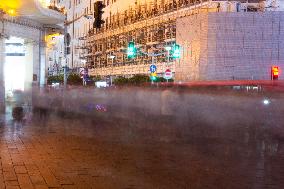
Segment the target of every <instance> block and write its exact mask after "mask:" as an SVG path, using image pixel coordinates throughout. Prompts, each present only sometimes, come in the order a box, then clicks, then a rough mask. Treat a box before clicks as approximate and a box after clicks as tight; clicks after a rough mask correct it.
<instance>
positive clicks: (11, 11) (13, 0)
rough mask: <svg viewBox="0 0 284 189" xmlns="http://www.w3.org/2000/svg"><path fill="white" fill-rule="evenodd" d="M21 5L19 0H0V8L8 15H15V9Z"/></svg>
mask: <svg viewBox="0 0 284 189" xmlns="http://www.w3.org/2000/svg"><path fill="white" fill-rule="evenodd" d="M21 6H22V1H21V0H8V1H7V0H0V9H2V10H4V12H6V13H7V14H8V15H10V16H16V15H17V10H18V9H19V8H20V7H21Z"/></svg>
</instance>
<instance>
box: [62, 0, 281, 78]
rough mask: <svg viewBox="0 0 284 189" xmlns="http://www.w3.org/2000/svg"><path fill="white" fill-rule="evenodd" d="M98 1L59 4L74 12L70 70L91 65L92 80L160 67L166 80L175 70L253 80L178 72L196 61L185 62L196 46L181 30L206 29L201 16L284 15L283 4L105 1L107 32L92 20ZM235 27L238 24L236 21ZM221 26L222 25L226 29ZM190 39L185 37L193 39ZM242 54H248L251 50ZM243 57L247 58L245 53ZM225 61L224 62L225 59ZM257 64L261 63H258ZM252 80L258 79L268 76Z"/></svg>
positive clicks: (69, 13) (70, 16)
mask: <svg viewBox="0 0 284 189" xmlns="http://www.w3.org/2000/svg"><path fill="white" fill-rule="evenodd" d="M58 1H59V0H58ZM95 2H96V0H94V1H92V0H90V1H89V0H88V1H80V0H67V1H66V0H65V1H64V0H63V1H62V0H61V2H57V3H61V4H62V5H64V6H65V7H68V8H67V22H69V23H70V24H68V27H67V28H68V33H70V34H71V39H72V40H71V45H70V54H69V55H68V65H69V66H70V67H73V68H74V67H83V66H86V67H88V68H89V73H90V74H91V75H99V76H103V77H105V76H114V77H116V76H126V77H128V76H132V75H135V74H149V72H150V71H149V67H150V65H151V64H155V65H156V66H157V74H158V75H160V76H162V75H163V74H164V72H165V70H167V69H170V70H171V71H172V72H173V73H174V75H175V78H176V80H180V81H188V80H206V79H238V78H240V79H241V78H247V77H244V76H230V77H229V78H228V77H219V76H216V77H206V76H201V77H188V76H186V77H185V76H184V75H186V73H184V72H183V71H176V69H178V70H182V69H183V68H184V67H181V66H179V65H181V63H182V62H186V61H191V59H189V60H185V58H189V57H188V56H185V54H188V53H189V52H188V51H186V50H185V49H187V50H188V46H190V45H193V44H194V43H193V44H191V43H192V41H186V42H185V41H183V38H182V37H181V35H180V33H181V31H188V28H197V27H198V26H200V23H198V22H194V20H195V19H197V15H204V14H207V15H222V14H223V13H228V14H225V15H227V16H229V17H230V15H235V16H236V17H238V16H240V18H242V17H243V15H246V14H247V15H249V16H248V17H249V18H250V17H251V16H252V15H253V17H257V16H259V13H264V12H281V11H283V10H284V7H283V6H284V2H283V0H267V1H258V0H250V1H199V0H135V1H130V0H129V1H125V0H104V1H102V2H103V4H104V5H105V6H106V7H105V8H104V9H103V11H104V13H103V20H104V21H105V23H104V24H102V27H101V28H93V22H94V17H93V16H92V15H93V13H94V3H95ZM254 15H255V16H254ZM225 17H226V16H225ZM183 18H188V19H187V20H186V19H185V20H186V21H190V20H193V21H191V22H181V21H179V20H183ZM281 18H282V17H281ZM207 22H208V21H207ZM232 22H235V21H234V20H232ZM178 23H182V24H178ZM224 23H228V22H224ZM239 24H240V27H246V23H245V22H243V23H242V22H240V23H239ZM221 26H222V24H220V27H221ZM258 29H264V28H258ZM211 32H217V30H210V31H208V33H210V34H212V33H211ZM232 32H233V31H232ZM263 32H265V31H263ZM212 35H213V34H212ZM232 35H233V34H232ZM243 35H246V37H249V35H250V34H249V33H243ZM178 37H179V38H178ZM183 37H185V36H183ZM189 37H190V36H187V37H185V38H187V39H188V38H189ZM207 37H210V36H209V35H208V36H205V38H207ZM226 37H227V38H228V36H224V38H226ZM232 37H233V36H232ZM222 38H223V36H220V39H222ZM227 40H229V39H227ZM206 41H209V39H206ZM222 41H224V40H218V41H216V43H222ZM279 41H280V39H279ZM129 42H134V43H135V47H136V51H137V52H136V57H134V58H129V57H128V56H127V46H128V43H129ZM271 42H272V43H274V42H275V41H274V42H273V40H272V41H271ZM186 43H188V44H186ZM279 43H280V42H279ZM174 44H179V45H180V46H181V51H182V52H181V55H182V57H181V58H179V59H176V58H174V57H173V56H172V55H171V53H170V51H169V50H168V49H169V48H172V47H173V45H174ZM208 44H209V43H208ZM204 45H206V44H200V46H204ZM197 48H198V47H197ZM280 48H282V46H280ZM242 50H243V51H245V49H242ZM279 51H280V50H279ZM280 52H282V51H280ZM191 53H192V52H191ZM204 53H205V51H204V52H202V53H201V54H202V55H200V56H196V57H195V61H196V62H202V60H199V59H198V58H204V57H205V54H204ZM221 56H225V55H224V54H223V55H221ZM240 56H242V55H241V54H240ZM222 58H223V59H224V57H222ZM222 58H221V59H222ZM226 60H228V59H226ZM216 61H217V60H216ZM229 61H231V60H229ZM255 61H259V60H257V59H256V60H255ZM208 62H209V63H208V65H212V66H211V67H214V65H215V64H214V63H212V64H211V63H210V62H211V60H210V61H209V60H208ZM231 62H232V61H231ZM271 64H274V63H271ZM271 64H269V66H271ZM209 67H210V66H209ZM212 69H213V68H212ZM185 70H187V72H189V73H190V74H191V75H194V73H193V72H196V70H193V69H191V68H190V69H185ZM181 74H182V75H181ZM190 74H189V75H190ZM204 74H207V72H204ZM248 78H255V79H257V78H265V77H248Z"/></svg>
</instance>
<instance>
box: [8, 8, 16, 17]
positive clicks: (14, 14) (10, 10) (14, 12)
mask: <svg viewBox="0 0 284 189" xmlns="http://www.w3.org/2000/svg"><path fill="white" fill-rule="evenodd" d="M7 14H8V15H10V16H17V13H16V11H15V10H14V9H9V10H8V11H7Z"/></svg>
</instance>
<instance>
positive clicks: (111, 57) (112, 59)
mask: <svg viewBox="0 0 284 189" xmlns="http://www.w3.org/2000/svg"><path fill="white" fill-rule="evenodd" d="M109 58H110V59H111V64H112V66H111V69H112V74H113V66H114V59H115V55H113V54H111V55H109ZM110 86H112V75H110Z"/></svg>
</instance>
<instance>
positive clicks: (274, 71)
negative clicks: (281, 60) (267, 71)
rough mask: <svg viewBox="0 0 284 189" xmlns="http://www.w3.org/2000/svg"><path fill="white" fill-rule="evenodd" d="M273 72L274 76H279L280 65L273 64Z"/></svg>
mask: <svg viewBox="0 0 284 189" xmlns="http://www.w3.org/2000/svg"><path fill="white" fill-rule="evenodd" d="M272 73H273V75H274V76H278V75H279V68H278V66H273V67H272Z"/></svg>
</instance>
